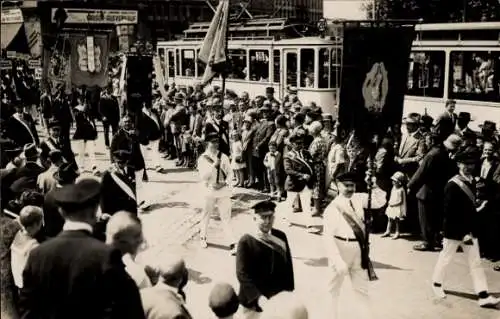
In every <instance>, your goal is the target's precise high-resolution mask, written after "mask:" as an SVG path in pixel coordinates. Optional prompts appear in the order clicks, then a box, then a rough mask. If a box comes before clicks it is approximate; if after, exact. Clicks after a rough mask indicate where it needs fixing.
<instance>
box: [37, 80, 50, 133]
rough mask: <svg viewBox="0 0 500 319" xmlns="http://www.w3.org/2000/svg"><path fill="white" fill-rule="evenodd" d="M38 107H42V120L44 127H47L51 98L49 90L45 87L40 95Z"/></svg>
mask: <svg viewBox="0 0 500 319" xmlns="http://www.w3.org/2000/svg"><path fill="white" fill-rule="evenodd" d="M40 108H41V109H42V116H43V120H44V121H45V123H44V124H45V127H47V128H48V124H49V119H50V118H51V117H52V98H51V97H50V94H49V91H48V90H47V89H44V90H43V94H42V96H41V97H40Z"/></svg>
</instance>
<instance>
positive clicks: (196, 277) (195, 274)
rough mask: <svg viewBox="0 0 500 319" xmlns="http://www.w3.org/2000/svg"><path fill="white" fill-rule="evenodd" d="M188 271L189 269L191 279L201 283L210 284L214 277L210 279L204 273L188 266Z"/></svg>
mask: <svg viewBox="0 0 500 319" xmlns="http://www.w3.org/2000/svg"><path fill="white" fill-rule="evenodd" d="M188 271H189V279H190V280H192V281H194V282H195V283H197V284H199V285H204V284H209V283H211V282H212V279H210V278H209V277H204V276H203V275H202V273H201V272H199V271H196V270H194V269H191V268H188Z"/></svg>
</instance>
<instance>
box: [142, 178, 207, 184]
mask: <svg viewBox="0 0 500 319" xmlns="http://www.w3.org/2000/svg"><path fill="white" fill-rule="evenodd" d="M148 183H158V184H196V183H198V182H197V181H175V180H174V181H164V180H151V179H150V180H149V182H148Z"/></svg>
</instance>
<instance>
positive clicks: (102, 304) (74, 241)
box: [20, 179, 144, 319]
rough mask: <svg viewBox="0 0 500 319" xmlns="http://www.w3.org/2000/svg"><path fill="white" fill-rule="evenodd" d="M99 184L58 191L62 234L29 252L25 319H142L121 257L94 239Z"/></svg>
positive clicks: (22, 307) (136, 293)
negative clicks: (62, 221) (93, 226)
mask: <svg viewBox="0 0 500 319" xmlns="http://www.w3.org/2000/svg"><path fill="white" fill-rule="evenodd" d="M100 190H101V188H100V184H99V182H97V181H96V180H94V179H84V180H81V181H80V182H78V183H76V184H72V185H66V186H64V187H62V188H59V189H57V190H56V192H55V194H54V198H55V201H56V203H57V204H58V205H59V207H60V209H61V211H62V213H63V216H64V218H65V220H66V222H65V224H64V227H63V232H62V233H61V234H60V235H58V236H57V237H55V238H54V239H52V240H49V241H46V242H44V243H42V244H41V245H40V246H38V247H37V248H35V249H34V250H32V251H31V253H30V255H29V258H28V261H27V263H26V268H25V269H24V273H23V281H24V287H23V289H22V290H21V294H20V313H21V317H22V318H25V319H31V318H33V319H35V318H36V319H43V318H53V319H57V318H61V319H63V318H64V319H66V318H75V319H79V318H81V319H83V318H85V319H86V318H131V319H132V318H144V310H143V308H142V304H141V299H140V295H139V291H138V289H137V287H136V286H135V283H134V281H133V280H132V279H131V278H130V277H129V276H128V274H127V272H126V271H125V267H124V265H123V262H122V260H121V257H122V256H121V254H120V252H119V251H118V250H116V249H113V248H111V247H109V246H107V245H105V244H104V243H102V242H99V241H98V240H96V239H94V238H92V235H91V234H92V225H93V224H94V223H95V221H96V213H97V207H98V205H99V193H100Z"/></svg>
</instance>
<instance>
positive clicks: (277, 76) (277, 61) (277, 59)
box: [273, 50, 281, 83]
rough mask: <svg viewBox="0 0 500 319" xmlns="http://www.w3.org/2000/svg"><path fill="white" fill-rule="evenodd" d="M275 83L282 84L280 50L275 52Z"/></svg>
mask: <svg viewBox="0 0 500 319" xmlns="http://www.w3.org/2000/svg"><path fill="white" fill-rule="evenodd" d="M273 56H274V58H273V61H274V63H273V72H274V74H273V82H274V83H280V81H281V79H280V75H281V68H280V67H281V60H280V59H281V52H280V50H273Z"/></svg>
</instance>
